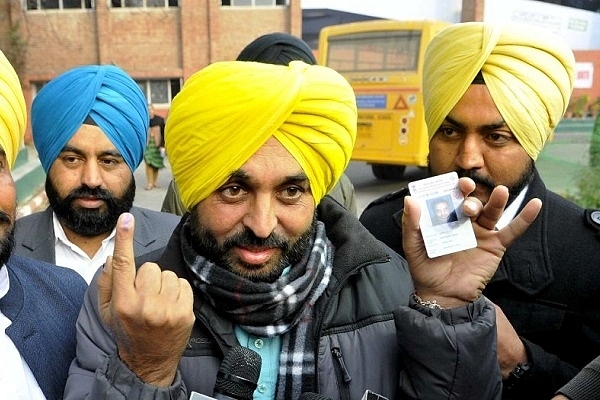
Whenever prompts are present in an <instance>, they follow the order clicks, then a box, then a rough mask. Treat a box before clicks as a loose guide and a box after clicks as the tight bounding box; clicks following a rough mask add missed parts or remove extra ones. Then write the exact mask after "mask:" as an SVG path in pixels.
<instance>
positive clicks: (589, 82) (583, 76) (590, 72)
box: [574, 62, 594, 89]
mask: <svg viewBox="0 0 600 400" xmlns="http://www.w3.org/2000/svg"><path fill="white" fill-rule="evenodd" d="M593 85H594V63H591V62H578V63H576V64H575V85H574V88H575V89H591V88H592V87H593Z"/></svg>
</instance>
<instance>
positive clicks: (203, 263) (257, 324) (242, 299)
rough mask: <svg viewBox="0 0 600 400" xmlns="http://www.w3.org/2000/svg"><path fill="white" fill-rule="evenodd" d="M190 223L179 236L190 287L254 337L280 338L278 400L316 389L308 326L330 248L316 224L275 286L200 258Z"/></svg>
mask: <svg viewBox="0 0 600 400" xmlns="http://www.w3.org/2000/svg"><path fill="white" fill-rule="evenodd" d="M189 223H190V222H189V220H188V221H187V222H186V223H185V225H184V227H183V229H182V235H181V247H182V253H183V258H184V260H185V262H186V264H187V266H188V268H190V270H191V271H192V272H193V274H194V276H195V279H194V280H193V282H192V284H193V286H194V287H195V289H197V290H199V291H200V292H201V293H202V294H203V296H204V297H205V298H206V300H207V301H209V303H210V304H211V305H212V306H213V307H214V308H215V309H216V310H218V312H220V313H224V314H225V315H226V316H227V318H229V319H231V320H232V321H233V322H234V323H236V324H238V325H239V326H240V327H241V328H243V329H244V330H245V331H247V332H249V333H250V334H253V335H256V336H263V337H273V336H279V335H281V338H282V347H281V356H280V358H279V378H278V382H277V395H276V398H277V399H298V398H299V397H300V395H301V393H303V392H310V391H314V390H315V385H316V379H315V371H316V361H315V350H316V349H315V347H314V346H315V342H314V340H313V339H312V335H310V331H309V327H310V324H311V322H312V321H313V305H314V304H315V302H316V301H317V299H318V298H319V297H320V296H321V294H323V292H324V291H325V288H326V287H327V284H328V283H329V280H330V278H331V272H332V265H333V252H334V249H333V245H332V244H331V242H330V241H329V239H327V236H326V234H325V226H324V225H323V223H322V222H317V226H316V231H315V237H314V238H313V240H312V247H311V248H310V250H309V251H308V252H307V254H306V255H305V257H304V258H303V259H302V260H301V261H300V262H299V263H298V264H296V265H294V266H292V268H290V271H289V273H288V274H285V275H282V276H281V277H280V278H279V279H278V280H277V281H275V282H273V283H268V282H253V281H250V280H248V279H246V278H242V277H240V276H238V275H236V274H234V273H232V272H230V271H229V270H226V269H225V268H221V267H219V266H217V265H215V264H214V263H212V262H211V261H208V260H207V259H205V258H204V257H202V256H200V255H198V254H197V253H196V252H195V251H194V250H193V249H192V246H191V243H190V237H191V235H190V226H189Z"/></svg>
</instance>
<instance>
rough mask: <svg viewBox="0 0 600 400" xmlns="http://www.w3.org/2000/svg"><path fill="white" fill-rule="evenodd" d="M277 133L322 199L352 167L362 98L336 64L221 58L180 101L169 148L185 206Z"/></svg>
mask: <svg viewBox="0 0 600 400" xmlns="http://www.w3.org/2000/svg"><path fill="white" fill-rule="evenodd" d="M270 137H275V138H276V139H277V140H278V141H279V142H280V143H281V144H282V145H283V146H284V147H285V148H286V149H287V150H288V151H289V152H290V154H292V156H294V158H295V159H296V160H297V161H298V163H299V164H300V166H301V167H302V169H303V171H304V173H306V175H307V177H308V179H309V182H310V185H311V189H312V194H313V196H314V198H315V201H316V203H319V201H320V200H321V198H322V197H323V196H324V195H325V194H326V193H327V192H329V190H331V188H332V187H333V186H334V185H335V183H336V182H337V180H338V179H339V177H340V176H341V174H342V173H343V171H344V170H345V168H346V166H347V165H348V162H349V161H350V156H351V153H352V149H353V147H354V141H355V138H356V101H355V97H354V92H353V90H352V88H351V87H350V85H349V84H348V82H347V81H346V80H345V79H344V77H342V76H341V75H340V74H338V73H337V72H335V71H334V70H332V69H329V68H326V67H322V66H316V65H308V64H305V63H303V62H302V61H293V62H292V63H290V64H289V66H282V65H271V64H263V63H255V62H244V61H228V62H218V63H214V64H212V65H210V66H208V67H206V68H204V69H202V70H200V71H198V72H196V73H195V74H194V75H192V76H191V77H190V78H189V80H188V81H187V82H186V83H185V85H184V86H183V88H182V90H181V92H180V93H179V94H178V95H177V96H176V97H175V98H174V99H173V104H172V105H171V110H170V112H169V116H168V118H167V124H166V129H165V145H166V149H167V153H168V154H169V160H170V161H171V168H172V171H173V176H174V178H175V181H176V183H177V185H178V187H179V192H180V194H181V199H182V202H183V204H184V206H185V207H186V208H187V209H188V210H189V209H191V208H192V206H194V205H196V204H197V203H199V202H200V201H202V200H204V199H206V198H207V197H208V196H209V195H210V194H211V193H212V192H214V191H215V190H217V189H218V188H219V187H220V186H221V185H223V184H224V183H225V182H226V181H227V179H228V178H229V176H230V175H231V174H232V173H233V172H234V171H235V170H237V169H239V168H240V167H241V166H242V165H243V164H244V163H245V162H246V161H247V160H248V159H249V158H250V157H251V156H252V155H253V154H254V153H255V152H256V151H257V150H258V149H259V148H260V147H262V145H263V144H264V143H265V142H266V141H267V140H268V139H269V138H270Z"/></svg>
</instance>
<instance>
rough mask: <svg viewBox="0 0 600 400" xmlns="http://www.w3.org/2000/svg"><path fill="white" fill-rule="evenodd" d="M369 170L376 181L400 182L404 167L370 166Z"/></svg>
mask: <svg viewBox="0 0 600 400" xmlns="http://www.w3.org/2000/svg"><path fill="white" fill-rule="evenodd" d="M371 169H372V170H373V175H375V178H377V179H389V180H401V179H402V176H403V175H404V170H405V169H406V165H386V164H372V165H371Z"/></svg>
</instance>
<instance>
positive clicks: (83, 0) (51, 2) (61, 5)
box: [27, 0, 94, 10]
mask: <svg viewBox="0 0 600 400" xmlns="http://www.w3.org/2000/svg"><path fill="white" fill-rule="evenodd" d="M83 8H90V9H91V8H94V0H27V9H28V10H69V9H83Z"/></svg>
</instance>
